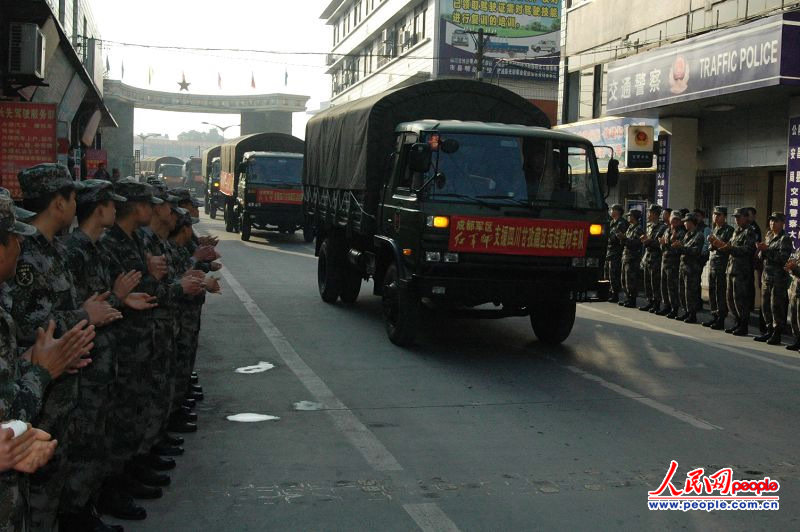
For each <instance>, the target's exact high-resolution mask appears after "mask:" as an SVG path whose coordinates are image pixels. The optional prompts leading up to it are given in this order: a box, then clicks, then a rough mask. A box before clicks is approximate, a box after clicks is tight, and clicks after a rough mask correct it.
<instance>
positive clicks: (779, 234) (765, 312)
mask: <svg viewBox="0 0 800 532" xmlns="http://www.w3.org/2000/svg"><path fill="white" fill-rule="evenodd" d="M785 220H786V218H785V216H784V215H783V213H782V212H773V213H772V216H770V217H769V223H770V230H769V231H768V232H767V234H766V237H765V238H764V241H763V242H759V243H758V244H756V248H757V249H758V255H759V257H760V258H761V260H762V261H763V263H764V267H763V273H762V274H761V315H762V316H763V317H764V323H765V324H766V328H767V330H766V332H764V334H762V335H761V336H756V337H755V338H754V340H756V341H757V342H767V343H768V344H770V345H780V343H781V334H782V333H783V329H784V328H785V327H786V310H787V306H788V304H789V302H788V290H789V280H790V279H789V274H788V273H787V272H786V271H785V270H784V269H783V268H784V266H786V262H787V261H788V260H789V257H790V256H791V255H792V252H793V251H794V244H793V243H792V239H791V237H789V235H788V234H786V231H784V230H783V224H784V221H785Z"/></svg>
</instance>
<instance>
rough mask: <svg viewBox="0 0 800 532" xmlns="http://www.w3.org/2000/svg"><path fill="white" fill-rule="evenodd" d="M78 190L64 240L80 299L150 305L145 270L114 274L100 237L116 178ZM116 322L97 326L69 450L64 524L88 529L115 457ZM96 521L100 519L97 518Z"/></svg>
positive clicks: (109, 217) (109, 216)
mask: <svg viewBox="0 0 800 532" xmlns="http://www.w3.org/2000/svg"><path fill="white" fill-rule="evenodd" d="M83 185H84V187H85V188H84V190H81V191H79V192H78V197H77V215H78V223H79V227H77V228H76V229H75V230H74V231H73V232H72V233H71V234H70V235H69V236H68V237H66V238H65V240H64V245H65V247H66V249H67V262H68V265H69V268H70V271H71V272H72V276H73V279H74V280H75V290H76V292H77V294H78V298H79V299H83V298H88V297H89V296H91V295H92V294H96V293H104V292H110V294H111V295H110V296H109V299H108V301H109V303H110V304H111V305H112V306H113V307H114V308H117V309H123V308H124V307H125V306H129V307H131V308H134V309H138V310H146V309H148V308H150V307H151V303H150V296H147V295H146V294H143V293H131V292H132V290H133V289H134V288H135V287H136V285H138V284H139V281H140V279H141V275H142V274H141V272H138V271H135V270H132V271H130V272H126V273H124V274H120V275H119V276H118V277H117V278H116V279H112V277H111V270H110V263H111V258H110V256H109V254H108V252H107V251H106V250H104V249H103V248H102V244H100V243H99V239H100V236H101V235H102V234H103V232H104V231H105V229H107V228H109V227H111V226H113V225H114V221H115V218H116V209H115V202H117V203H124V202H125V198H124V197H122V196H119V195H117V194H114V192H113V187H112V184H111V182H109V181H103V180H99V179H88V180H85V181H83ZM115 329H116V327H115V326H110V327H104V328H102V329H100V330H99V331H98V334H97V338H96V340H95V348H94V350H93V351H92V361H93V363H92V365H91V366H89V367H88V368H86V369H85V370H84V371H83V373H82V375H81V393H80V398H79V403H78V404H79V408H78V409H77V410H76V413H75V415H74V416H73V418H72V427H71V432H72V434H74V435H75V436H74V438H73V441H72V445H71V446H70V453H69V457H68V458H69V462H70V463H69V467H70V469H71V471H70V473H69V480H68V482H67V488H66V497H65V499H66V500H67V501H69V504H68V505H66V506H65V507H64V508H62V510H63V514H66V515H62V519H61V525H62V526H63V527H65V528H67V529H86V528H89V527H90V525H92V524H93V522H94V518H93V516H94V509H93V504H91V505H89V504H88V503H90V500H91V499H92V498H93V496H94V495H95V494H96V493H97V492H98V491H99V489H100V485H101V483H102V480H103V478H104V477H105V475H106V473H108V465H107V464H108V462H109V461H110V459H111V438H110V436H109V430H110V428H111V427H109V426H107V414H108V405H109V404H110V403H111V402H112V401H113V399H114V397H115V389H114V384H115V382H116V377H117V357H116V344H117V343H118V342H117V338H116V330H115ZM94 525H96V522H94Z"/></svg>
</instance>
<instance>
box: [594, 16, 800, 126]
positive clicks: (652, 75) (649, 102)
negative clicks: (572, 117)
mask: <svg viewBox="0 0 800 532" xmlns="http://www.w3.org/2000/svg"><path fill="white" fill-rule="evenodd" d="M798 23H800V16H799V15H798V14H796V13H788V14H784V15H778V16H774V17H769V18H766V19H763V20H760V21H757V22H752V23H750V24H747V25H744V26H740V27H737V28H731V29H728V30H720V31H715V32H711V33H708V34H706V35H702V36H700V37H695V38H692V39H687V40H685V41H681V42H679V43H677V44H674V45H671V46H665V47H662V48H658V49H656V50H653V51H651V52H645V53H641V54H638V55H634V56H631V57H627V58H625V59H622V60H620V61H614V62H612V63H610V64H609V67H608V88H607V109H606V112H607V113H608V114H622V113H630V112H632V111H637V110H640V109H649V108H653V107H662V106H665V105H670V104H674V103H678V102H684V101H690V100H698V99H701V98H709V97H711V96H717V95H721V94H730V93H734V92H741V91H747V90H752V89H755V88H759V87H768V86H773V85H781V84H798V83H800V57H799V56H798V55H797V53H795V51H796V50H797V47H798V44H799V43H800V26H798ZM784 50H786V52H785V53H784Z"/></svg>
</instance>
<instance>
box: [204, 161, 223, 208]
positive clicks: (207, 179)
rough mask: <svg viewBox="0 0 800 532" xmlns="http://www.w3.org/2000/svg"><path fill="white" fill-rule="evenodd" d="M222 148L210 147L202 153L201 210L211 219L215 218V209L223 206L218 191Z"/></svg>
mask: <svg viewBox="0 0 800 532" xmlns="http://www.w3.org/2000/svg"><path fill="white" fill-rule="evenodd" d="M221 148H222V146H212V147H211V148H208V149H207V150H205V151H204V152H203V157H202V163H201V171H202V172H203V182H204V183H205V189H206V190H205V198H204V199H205V202H204V206H203V210H204V211H205V213H206V214H208V215H209V216H211V218H216V217H217V209H221V208H222V206H223V205H224V201H223V199H224V196H222V194H221V193H220V191H219V173H220V158H219V154H220V150H221Z"/></svg>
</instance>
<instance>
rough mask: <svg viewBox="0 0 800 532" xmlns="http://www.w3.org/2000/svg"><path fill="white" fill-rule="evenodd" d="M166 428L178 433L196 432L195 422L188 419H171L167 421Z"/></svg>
mask: <svg viewBox="0 0 800 532" xmlns="http://www.w3.org/2000/svg"><path fill="white" fill-rule="evenodd" d="M167 430H168V431H170V432H177V433H178V434H188V433H190V432H197V424H196V423H190V422H188V421H178V420H172V421H170V422H169V426H168V427H167Z"/></svg>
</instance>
